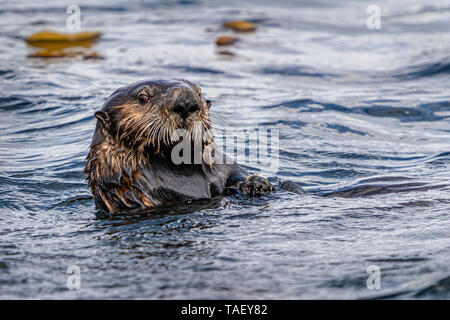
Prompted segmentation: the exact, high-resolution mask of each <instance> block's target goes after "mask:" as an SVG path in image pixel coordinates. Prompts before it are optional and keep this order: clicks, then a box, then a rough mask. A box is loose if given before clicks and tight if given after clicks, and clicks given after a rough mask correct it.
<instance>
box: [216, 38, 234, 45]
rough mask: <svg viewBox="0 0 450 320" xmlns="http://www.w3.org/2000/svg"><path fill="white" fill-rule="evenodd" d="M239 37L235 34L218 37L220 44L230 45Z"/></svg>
mask: <svg viewBox="0 0 450 320" xmlns="http://www.w3.org/2000/svg"><path fill="white" fill-rule="evenodd" d="M238 40H239V38H237V37H233V36H220V37H218V38H217V39H216V44H217V45H218V46H229V45H232V44H233V43H235V42H236V41H238Z"/></svg>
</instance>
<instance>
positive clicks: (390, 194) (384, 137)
mask: <svg viewBox="0 0 450 320" xmlns="http://www.w3.org/2000/svg"><path fill="white" fill-rule="evenodd" d="M68 4H70V3H68V2H65V1H46V2H43V3H40V2H35V1H31V0H24V1H3V2H2V4H1V5H0V30H1V32H0V43H1V46H0V169H1V170H0V222H1V224H0V298H2V299H6V298H26V299H42V298H45V299H57V298H62V299H89V298H99V299H116V298H130V299H141V298H150V299H158V298H164V299H171V298H177V299H183V298H195V299H197V298H206V299H213V298H225V299H241V298H245V299H247V298H250V299H265V298H279V299H304V298H305V299H311V298H326V299H342V298H350V299H354V298H397V299H404V298H420V299H448V298H450V261H449V260H450V259H449V258H450V237H449V234H450V232H449V231H450V216H449V213H450V186H449V185H450V92H449V88H450V55H449V52H450V3H449V2H448V1H427V5H422V4H421V2H420V1H415V0H413V1H409V0H408V1H405V0H403V1H377V3H376V4H377V5H378V6H379V7H380V9H381V29H379V30H376V29H375V30H369V29H368V28H367V26H366V19H367V17H368V14H367V13H366V9H367V7H368V6H369V5H371V4H373V3H372V2H367V1H340V2H339V3H338V2H335V1H331V0H322V1H281V2H279V1H277V2H273V3H272V2H271V1H263V2H257V1H246V2H245V3H244V2H243V1H231V2H224V1H195V0H191V1H174V0H172V1H161V2H156V1H154V2H150V1H149V2H146V3H144V2H142V1H132V2H128V1H109V2H108V4H102V3H100V2H99V3H98V4H94V3H93V2H92V1H77V4H78V5H79V6H80V7H81V12H82V28H83V30H99V31H102V32H103V37H102V38H101V40H100V41H99V42H98V43H97V44H96V45H95V47H94V48H93V49H94V50H96V51H97V52H98V53H99V54H100V55H102V56H104V58H105V59H103V60H83V59H71V58H66V59H64V58H63V59H48V60H45V59H36V58H34V59H33V58H27V55H29V54H30V53H32V52H33V49H31V48H30V47H28V46H27V45H26V43H25V42H24V41H23V38H24V37H26V36H28V35H29V34H31V33H33V32H37V31H41V30H45V29H50V30H59V31H65V26H66V18H67V14H66V6H67V5H68ZM230 19H246V20H250V21H253V22H254V23H255V24H256V25H257V30H256V32H254V33H249V34H238V37H239V38H240V40H241V41H239V42H237V43H236V44H235V45H233V46H231V47H227V48H224V49H222V48H220V49H219V48H217V47H216V46H215V39H216V38H217V37H218V36H220V35H224V34H232V32H230V31H226V30H223V29H222V28H221V24H222V23H223V22H224V21H227V20H230ZM222 50H226V51H228V52H227V53H225V54H223V53H222V54H221V53H220V52H219V51H222ZM156 78H164V79H165V78H186V79H189V80H191V81H194V82H197V83H199V84H200V85H201V87H202V88H203V92H204V93H205V95H206V96H207V98H208V99H210V100H212V101H213V106H212V110H213V112H214V114H215V115H216V116H217V117H219V118H220V119H222V121H223V122H226V124H227V125H228V126H229V127H231V128H247V129H251V128H278V129H279V130H280V168H279V171H278V172H277V173H276V174H275V175H274V176H272V177H271V179H273V180H274V181H276V179H291V180H293V181H295V182H297V183H298V184H299V185H301V186H302V187H303V188H304V189H305V190H306V191H307V194H306V195H305V196H298V195H296V194H291V193H289V192H284V191H278V192H276V193H275V194H272V195H270V196H268V197H264V198H256V199H252V198H246V197H226V198H223V199H218V200H217V201H214V202H212V203H201V204H196V205H192V206H187V207H183V208H178V209H168V210H167V212H162V213H158V214H156V215H152V216H146V217H134V218H125V217H122V218H116V219H99V218H97V217H96V215H95V213H96V212H95V208H94V202H93V199H92V197H91V194H90V191H89V190H88V187H87V183H86V181H85V177H84V175H83V167H84V164H85V157H86V154H87V151H88V146H89V143H90V139H91V137H92V133H93V129H94V126H95V120H94V117H93V113H94V112H95V111H96V110H98V109H99V108H100V107H101V105H102V104H103V102H104V101H105V99H106V98H107V97H108V96H109V95H110V94H111V93H112V91H114V90H115V89H116V88H118V87H120V86H122V85H126V84H129V83H132V82H135V81H138V80H145V79H156ZM371 265H375V266H378V267H379V268H380V272H381V273H380V279H381V288H380V289H372V290H370V289H368V288H367V285H366V281H367V278H368V277H369V275H368V274H367V272H366V270H367V268H368V267H369V266H371ZM69 266H78V267H79V268H80V270H81V288H80V289H79V290H69V289H68V288H67V286H66V281H67V279H68V277H69V275H68V274H67V268H68V267H69Z"/></svg>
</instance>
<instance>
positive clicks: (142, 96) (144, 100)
mask: <svg viewBox="0 0 450 320" xmlns="http://www.w3.org/2000/svg"><path fill="white" fill-rule="evenodd" d="M138 99H139V102H140V103H142V104H145V103H147V102H148V95H146V94H143V93H142V94H140V95H139V96H138Z"/></svg>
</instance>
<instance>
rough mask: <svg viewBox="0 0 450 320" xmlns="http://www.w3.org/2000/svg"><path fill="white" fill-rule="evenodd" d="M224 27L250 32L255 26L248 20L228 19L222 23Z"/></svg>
mask: <svg viewBox="0 0 450 320" xmlns="http://www.w3.org/2000/svg"><path fill="white" fill-rule="evenodd" d="M223 27H224V28H228V29H233V30H234V31H238V32H252V31H255V30H256V26H255V25H254V24H253V23H251V22H248V21H241V20H239V21H238V20H236V21H228V22H225V23H224V24H223Z"/></svg>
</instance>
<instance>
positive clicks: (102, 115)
mask: <svg viewBox="0 0 450 320" xmlns="http://www.w3.org/2000/svg"><path fill="white" fill-rule="evenodd" d="M94 117H96V118H97V120H98V121H100V123H101V124H102V125H103V128H105V129H108V128H109V114H107V113H106V112H105V111H97V112H96V113H94Z"/></svg>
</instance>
